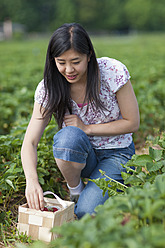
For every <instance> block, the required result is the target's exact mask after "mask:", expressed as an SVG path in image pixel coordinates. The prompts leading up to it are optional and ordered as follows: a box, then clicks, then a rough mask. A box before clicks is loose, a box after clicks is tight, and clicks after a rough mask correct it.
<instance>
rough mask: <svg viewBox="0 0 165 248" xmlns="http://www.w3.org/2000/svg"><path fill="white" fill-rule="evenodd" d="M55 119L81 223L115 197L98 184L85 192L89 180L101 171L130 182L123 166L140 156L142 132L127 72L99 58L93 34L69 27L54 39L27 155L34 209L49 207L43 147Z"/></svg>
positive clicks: (61, 162)
mask: <svg viewBox="0 0 165 248" xmlns="http://www.w3.org/2000/svg"><path fill="white" fill-rule="evenodd" d="M52 115H54V116H55V119H56V122H57V124H58V127H59V132H57V133H56V134H55V136H54V144H53V154H54V158H55V160H56V163H57V166H58V168H59V169H60V171H61V173H62V175H63V176H64V178H65V180H66V182H67V186H68V188H69V191H70V198H71V200H72V201H76V202H77V203H76V205H75V214H76V215H77V217H78V218H81V217H82V216H83V215H84V214H85V213H89V214H92V213H93V212H94V209H95V207H96V206H97V205H99V204H103V203H104V202H105V201H106V199H107V198H108V194H105V196H104V197H103V196H102V191H101V190H100V189H99V187H97V186H96V185H95V183H93V182H91V181H89V182H88V183H87V185H86V186H85V187H84V184H83V181H82V178H91V179H95V178H98V177H101V175H100V172H99V169H101V170H103V171H105V172H106V175H108V176H109V177H111V178H113V179H115V180H117V181H120V182H122V177H121V171H123V170H124V169H123V167H122V166H121V164H125V163H127V161H128V160H129V159H131V157H132V155H133V154H134V152H135V150H134V143H133V140H132V133H133V132H135V131H136V130H137V129H138V127H139V111H138V104H137V101H136V97H135V94H134V91H133V88H132V85H131V82H130V75H129V72H128V70H127V68H126V66H125V65H124V64H122V63H121V62H119V61H117V60H115V59H112V58H108V57H102V58H97V59H96V55H95V52H94V49H93V45H92V43H91V40H90V38H89V36H88V34H87V32H86V31H85V30H84V29H83V28H82V27H81V25H79V24H76V23H71V24H64V25H62V26H61V27H60V28H58V29H57V30H56V31H55V32H54V34H53V35H52V37H51V39H50V42H49V45H48V50H47V56H46V63H45V69H44V78H43V80H42V81H41V82H40V83H39V84H38V86H37V89H36V92H35V103H34V109H33V114H32V117H31V120H30V123H29V125H28V128H27V131H26V134H25V138H24V142H23V145H22V150H21V157H22V164H23V169H24V172H25V176H26V198H27V202H28V205H29V207H30V208H35V209H43V207H44V206H43V204H44V202H43V191H42V188H41V186H40V184H39V182H38V176H37V170H36V167H37V146H38V143H39V141H40V138H41V136H42V133H43V131H44V129H45V127H46V126H47V125H48V123H49V121H50V119H51V116H52ZM56 193H57V192H56Z"/></svg>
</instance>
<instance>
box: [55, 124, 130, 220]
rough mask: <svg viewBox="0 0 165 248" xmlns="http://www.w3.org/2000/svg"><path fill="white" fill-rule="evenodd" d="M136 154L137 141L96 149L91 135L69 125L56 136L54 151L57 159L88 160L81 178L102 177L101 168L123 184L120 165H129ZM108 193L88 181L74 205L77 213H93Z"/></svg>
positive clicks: (78, 214) (122, 169) (79, 161)
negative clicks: (135, 145) (129, 161)
mask: <svg viewBox="0 0 165 248" xmlns="http://www.w3.org/2000/svg"><path fill="white" fill-rule="evenodd" d="M134 153H135V148H134V143H133V142H132V143H131V145H130V146H129V147H126V148H115V149H93V147H92V145H91V143H90V141H89V138H88V136H87V135H86V134H85V133H84V132H83V131H82V130H81V129H79V128H77V127H73V126H68V127H65V128H63V129H61V130H60V131H59V132H58V133H56V134H55V136H54V144H53V154H54V157H55V158H58V159H62V160H65V161H72V162H77V163H85V164H86V166H85V168H84V169H83V170H82V172H81V177H82V178H90V179H96V178H102V177H104V176H101V174H100V172H99V169H101V170H102V171H105V173H106V175H107V176H109V177H110V178H112V179H115V180H117V181H119V182H121V183H123V179H122V177H121V171H126V170H125V169H124V168H123V167H122V165H121V164H126V163H127V162H128V160H130V159H131V157H132V155H133V154H134ZM107 199H108V193H107V192H106V194H105V196H104V197H103V195H102V190H101V189H100V188H99V187H98V186H97V185H96V184H95V183H93V182H91V181H88V183H87V185H86V186H85V188H84V190H83V191H82V192H81V194H80V196H79V199H78V202H77V204H76V205H75V214H76V215H77V217H78V218H81V217H82V216H83V215H84V214H86V213H89V214H92V213H93V212H94V209H95V207H96V206H98V205H100V204H104V202H105V201H106V200H107Z"/></svg>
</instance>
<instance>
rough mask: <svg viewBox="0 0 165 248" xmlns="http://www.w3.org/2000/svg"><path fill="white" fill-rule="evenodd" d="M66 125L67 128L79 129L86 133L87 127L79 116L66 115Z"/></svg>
mask: <svg viewBox="0 0 165 248" xmlns="http://www.w3.org/2000/svg"><path fill="white" fill-rule="evenodd" d="M64 123H65V125H66V126H74V127H78V128H80V129H81V130H82V131H84V132H85V130H86V125H85V124H84V123H83V122H82V121H81V120H80V118H79V117H78V116H77V115H65V116H64Z"/></svg>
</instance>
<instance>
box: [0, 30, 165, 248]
mask: <svg viewBox="0 0 165 248" xmlns="http://www.w3.org/2000/svg"><path fill="white" fill-rule="evenodd" d="M48 39H49V38H40V39H39V38H38V39H37V38H35V39H27V40H21V41H16V40H15V41H9V42H1V43H0V54H1V56H0V68H1V73H0V103H1V104H0V154H1V160H0V211H1V212H0V223H1V226H0V242H1V243H0V244H2V245H4V246H7V245H8V244H10V243H12V242H15V240H18V241H19V242H30V239H29V238H28V237H25V236H21V235H20V236H19V237H17V238H16V237H15V223H16V221H17V219H16V216H17V208H18V205H19V204H20V203H21V202H24V201H25V198H24V189H25V178H24V174H23V170H22V167H21V161H20V147H21V144H22V140H23V136H24V132H25V130H26V127H27V124H28V121H29V119H30V116H31V113H32V108H33V98H34V91H35V88H36V86H37V84H38V82H39V81H40V80H41V79H42V78H43V69H44V61H45V56H46V49H47V45H48ZM164 40H165V34H141V35H140V34H139V35H131V36H116V37H115V36H112V37H110V36H109V37H108V36H105V37H95V36H92V41H93V44H94V47H95V50H96V54H97V57H103V56H108V57H111V58H115V59H118V60H120V61H121V62H123V63H124V64H125V65H126V66H127V68H128V69H129V72H130V74H131V82H132V85H133V88H134V91H135V94H136V97H137V100H138V104H139V109H140V118H141V124H140V129H139V130H138V132H137V133H135V134H134V141H135V145H136V149H137V150H139V149H140V150H141V149H142V148H143V147H144V146H145V145H146V140H149V141H153V140H154V138H155V137H158V135H159V134H161V132H163V131H164V129H165V121H164V118H165V87H164V85H165V66H164V61H165V47H164ZM56 131H57V126H56V124H55V123H54V120H52V121H51V123H50V125H49V126H48V127H47V128H46V130H45V132H44V135H43V137H42V140H41V142H40V144H39V147H38V155H39V158H38V174H39V180H40V183H41V185H42V187H43V190H48V189H49V190H52V191H54V192H56V193H57V192H58V194H59V195H61V196H62V197H63V198H65V197H67V192H66V188H65V185H64V183H63V178H62V177H61V174H60V173H59V171H58V170H57V168H56V166H55V163H54V159H53V156H52V150H51V149H52V148H51V147H52V137H53V134H54V133H55V132H56ZM163 137H164V136H163ZM157 140H159V141H157V143H159V145H161V147H162V149H163V151H162V153H161V154H159V156H158V155H154V156H156V157H154V156H153V153H154V154H155V153H157V152H153V151H152V150H151V149H150V157H151V158H152V159H153V161H157V162H160V161H162V160H163V162H161V164H162V166H164V167H165V164H164V159H165V152H164V149H165V146H164V144H165V140H164V139H163V141H162V139H161V138H157ZM140 158H141V157H140ZM143 159H144V160H145V158H144V157H142V160H141V161H142V165H143V164H145V163H146V161H145V162H144V160H143ZM147 159H148V158H147ZM147 161H148V160H147ZM135 162H136V161H135ZM150 162H151V161H150ZM138 163H139V162H138ZM153 163H154V162H153ZM135 164H136V163H135ZM136 165H137V164H136ZM146 166H147V165H146ZM159 166H160V164H159ZM161 168H162V167H161V166H160V167H159V170H160V169H161ZM150 169H151V168H150ZM147 170H148V171H149V168H148V167H147ZM159 170H155V171H157V172H158V171H159ZM163 172H164V169H162V171H161V173H163ZM139 173H141V171H139ZM54 174H56V177H55V178H54ZM158 174H160V171H159V172H158ZM143 179H144V177H143ZM144 181H145V180H144ZM150 183H151V181H150ZM162 185H163V184H162ZM155 187H156V186H155ZM163 197H164V196H163ZM105 208H106V207H105ZM5 211H6V213H5ZM154 218H155V217H154ZM146 221H147V219H146ZM87 222H88V220H87ZM164 223H165V222H164ZM88 224H89V223H88ZM84 225H85V221H84ZM11 226H12V229H11ZM72 228H73V227H72ZM76 228H77V227H76ZM159 228H160V227H159ZM73 230H74V228H73ZM154 230H155V229H154ZM65 231H66V230H65ZM141 231H142V230H141ZM123 235H124V234H123ZM68 236H69V233H68ZM13 237H14V238H13ZM139 242H140V241H139ZM57 247H58V246H57ZM59 247H60V246H59ZM61 247H62V246H61ZM63 247H64V246H63ZM68 247H69V246H68ZM73 247H76V246H73ZM79 247H80V246H79ZM82 247H84V248H86V247H93V246H85V245H84V246H82ZM114 247H116V246H114ZM125 247H127V246H125ZM128 247H129V246H128ZM132 247H138V246H132ZM139 247H140V246H139ZM147 247H150V246H147ZM154 247H163V246H154Z"/></svg>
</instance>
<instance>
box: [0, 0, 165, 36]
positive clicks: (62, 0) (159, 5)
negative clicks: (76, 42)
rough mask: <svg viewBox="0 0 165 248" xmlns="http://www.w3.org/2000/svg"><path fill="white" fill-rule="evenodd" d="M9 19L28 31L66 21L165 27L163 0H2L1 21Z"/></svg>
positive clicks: (98, 26) (95, 26)
mask: <svg viewBox="0 0 165 248" xmlns="http://www.w3.org/2000/svg"><path fill="white" fill-rule="evenodd" d="M29 16H30V18H29ZM6 18H10V19H11V20H12V21H14V22H16V23H18V22H19V23H22V24H25V25H26V28H27V30H28V31H52V30H54V29H55V28H57V27H58V26H59V25H61V24H63V23H66V22H79V23H81V24H82V25H84V26H85V27H86V28H88V29H89V30H94V31H97V30H99V31H100V30H104V31H105V30H106V31H107V32H110V31H115V32H116V31H117V30H119V31H122V32H123V31H124V32H125V31H128V30H135V29H136V30H149V31H152V30H163V31H164V30H165V28H164V27H165V7H164V0H159V1H157V2H155V0H146V1H145V2H144V1H142V0H125V1H123V0H111V1H109V0H102V1H98V0H90V1H88V0H84V1H82V0H56V1H54V0H49V1H44V0H36V1H35V2H34V1H32V0H29V1H21V0H15V1H14V4H13V1H12V0H7V1H6V0H1V1H0V21H1V22H2V21H4V20H5V19H6Z"/></svg>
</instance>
